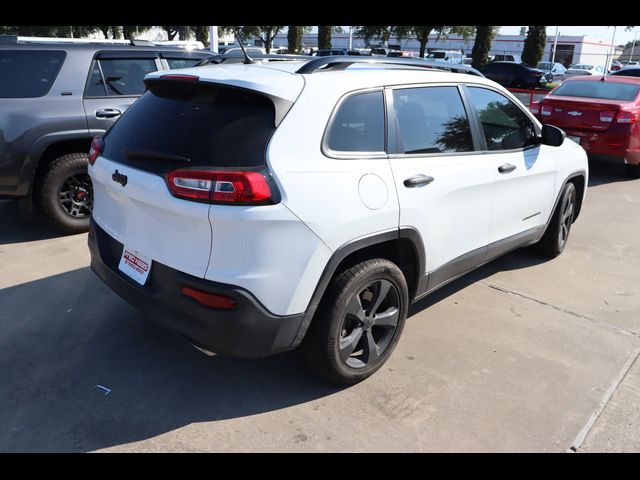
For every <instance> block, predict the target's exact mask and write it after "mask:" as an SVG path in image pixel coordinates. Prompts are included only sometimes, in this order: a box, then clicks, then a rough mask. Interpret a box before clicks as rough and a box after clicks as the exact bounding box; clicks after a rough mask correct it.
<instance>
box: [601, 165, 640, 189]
mask: <svg viewBox="0 0 640 480" xmlns="http://www.w3.org/2000/svg"><path fill="white" fill-rule="evenodd" d="M633 181H635V179H633V178H631V177H629V176H628V175H627V174H626V172H625V167H624V165H622V164H617V163H606V162H595V161H591V160H590V161H589V186H590V187H597V186H598V185H604V184H607V183H613V182H633ZM638 183H639V184H640V181H638Z"/></svg>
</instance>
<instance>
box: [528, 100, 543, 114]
mask: <svg viewBox="0 0 640 480" xmlns="http://www.w3.org/2000/svg"><path fill="white" fill-rule="evenodd" d="M529 110H531V113H533V114H534V115H538V113H540V102H533V103H532V104H531V105H529Z"/></svg>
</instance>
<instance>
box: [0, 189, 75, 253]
mask: <svg viewBox="0 0 640 480" xmlns="http://www.w3.org/2000/svg"><path fill="white" fill-rule="evenodd" d="M62 236H65V234H64V233H61V232H59V231H57V230H56V229H54V228H53V227H51V226H50V225H49V224H48V223H47V221H46V220H45V219H44V218H43V217H42V214H41V213H40V212H38V211H37V210H36V209H34V212H33V215H32V216H31V217H30V218H26V217H24V216H23V215H22V214H21V213H20V208H19V207H18V202H17V201H16V200H0V245H7V244H10V243H22V242H31V241H35V240H46V239H48V238H55V237H62Z"/></svg>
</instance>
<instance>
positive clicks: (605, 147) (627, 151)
mask: <svg viewBox="0 0 640 480" xmlns="http://www.w3.org/2000/svg"><path fill="white" fill-rule="evenodd" d="M565 133H566V134H567V136H576V137H580V146H581V147H582V148H584V150H585V151H586V152H587V154H588V155H589V158H591V159H593V160H598V161H607V162H615V163H630V164H634V165H637V164H640V149H637V148H630V144H631V145H633V142H630V138H629V134H628V133H627V132H623V133H620V132H617V131H613V132H609V131H607V132H602V133H592V132H584V131H579V130H573V131H572V130H570V129H566V130H565Z"/></svg>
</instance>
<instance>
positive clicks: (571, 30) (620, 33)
mask: <svg viewBox="0 0 640 480" xmlns="http://www.w3.org/2000/svg"><path fill="white" fill-rule="evenodd" d="M520 28H521V27H500V33H501V34H502V35H517V34H519V33H520ZM625 28H626V27H624V26H619V27H618V28H617V29H616V38H615V44H616V45H624V44H625V43H627V42H631V41H633V35H634V32H633V30H631V31H628V32H627V31H625ZM559 31H560V33H559V34H560V35H588V36H593V37H600V38H603V39H606V40H609V41H611V37H612V36H613V27H597V26H587V27H584V26H582V27H581V26H575V25H574V26H564V27H563V26H560V28H559ZM636 31H637V32H638V36H637V37H636V39H640V27H636ZM555 34H556V27H555V26H552V27H547V36H548V37H551V36H555Z"/></svg>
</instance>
